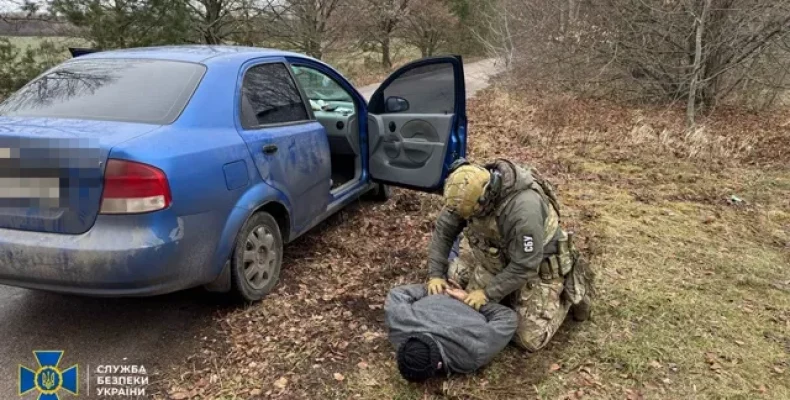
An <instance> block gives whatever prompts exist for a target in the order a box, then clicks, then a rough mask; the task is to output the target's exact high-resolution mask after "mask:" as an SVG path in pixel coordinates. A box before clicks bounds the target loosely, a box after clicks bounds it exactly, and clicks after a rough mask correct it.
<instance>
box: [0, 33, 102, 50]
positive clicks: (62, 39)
mask: <svg viewBox="0 0 790 400" xmlns="http://www.w3.org/2000/svg"><path fill="white" fill-rule="evenodd" d="M2 37H3V38H6V39H8V40H9V41H10V42H11V44H14V45H16V46H18V47H20V48H23V49H27V48H31V47H32V48H34V47H36V46H38V45H40V44H41V43H42V42H44V41H50V42H52V43H54V44H56V45H58V46H62V47H64V48H66V47H69V46H72V47H79V46H85V45H87V44H88V42H87V41H86V40H85V39H81V38H75V37H67V36H51V37H41V36H2Z"/></svg>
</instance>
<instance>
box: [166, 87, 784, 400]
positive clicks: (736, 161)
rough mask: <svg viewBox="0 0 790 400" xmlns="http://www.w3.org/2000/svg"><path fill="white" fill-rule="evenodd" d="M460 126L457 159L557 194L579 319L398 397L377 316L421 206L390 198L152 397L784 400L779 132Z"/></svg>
mask: <svg viewBox="0 0 790 400" xmlns="http://www.w3.org/2000/svg"><path fill="white" fill-rule="evenodd" d="M469 113H470V132H471V139H470V147H471V154H472V157H473V159H476V160H487V159H491V158H493V157H509V158H512V159H515V160H519V161H522V162H529V163H532V164H534V165H537V166H538V167H539V168H540V169H541V170H542V171H543V172H544V174H546V175H547V176H549V177H550V178H551V179H552V180H553V181H554V182H555V183H556V184H557V185H558V187H559V191H560V193H561V196H562V202H563V205H564V209H565V217H564V218H565V223H566V225H567V226H568V227H569V228H570V229H571V230H573V231H575V232H576V234H577V238H578V244H579V245H580V246H581V247H582V248H583V249H584V251H585V252H586V254H588V255H589V257H590V258H591V260H592V262H593V264H594V265H595V266H596V268H597V270H598V276H599V282H598V288H599V289H598V292H599V297H598V299H597V300H596V303H595V308H594V313H593V318H592V320H591V321H588V322H586V323H582V324H576V323H572V322H571V321H568V322H566V325H565V326H563V328H562V329H561V331H560V332H559V333H558V335H557V336H556V337H555V339H554V340H553V342H552V343H551V344H550V345H549V346H548V348H546V349H544V350H543V351H541V352H539V353H537V354H534V355H531V356H529V355H526V354H524V353H522V352H520V351H519V350H516V349H515V348H508V349H506V350H505V351H504V352H503V353H502V354H501V355H500V356H498V357H497V359H496V360H495V361H494V362H493V363H492V364H491V365H490V366H489V367H487V368H484V369H483V370H482V371H480V372H479V373H478V374H476V375H473V376H468V377H465V376H459V377H452V378H450V379H448V380H444V381H434V382H431V383H428V384H425V385H409V384H406V383H405V382H404V381H403V380H402V379H400V377H399V375H398V373H397V370H396V367H395V365H394V357H393V351H392V349H391V347H390V345H389V344H388V342H387V340H386V333H385V327H384V326H383V315H382V305H383V301H384V298H385V296H386V293H387V291H388V290H389V288H391V287H392V286H394V285H399V284H404V283H413V282H422V281H424V280H425V279H426V270H425V268H426V267H425V258H426V248H427V244H428V240H429V237H430V233H431V230H432V228H433V221H434V219H435V216H436V213H437V211H438V208H439V198H438V197H436V196H432V195H423V194H416V193H414V192H411V191H405V190H398V191H396V195H395V198H394V199H393V200H392V201H390V202H389V203H387V204H383V205H374V204H371V203H366V202H362V203H360V204H358V205H356V206H353V207H351V208H350V209H348V210H345V211H343V212H341V213H340V214H339V215H337V216H336V217H333V218H332V219H330V220H329V221H328V222H327V223H324V224H323V225H321V227H319V229H318V230H317V231H315V232H313V233H310V234H308V235H307V236H305V237H303V238H302V239H300V240H299V241H297V242H296V243H294V244H292V245H291V246H289V247H288V248H287V249H286V258H285V267H284V271H283V276H282V278H281V283H280V285H279V287H278V289H277V290H276V291H275V293H273V294H272V295H270V296H269V297H268V298H267V299H266V300H264V301H263V302H261V303H259V304H256V305H253V306H250V307H244V308H239V309H236V310H231V311H228V312H225V313H223V314H221V315H218V317H217V322H218V324H219V326H220V327H221V328H220V330H221V332H220V333H219V336H218V337H219V338H220V339H219V340H217V339H207V341H206V342H205V346H204V347H203V350H202V352H201V353H200V354H197V355H196V356H195V357H194V358H193V359H191V360H190V362H189V363H188V364H187V365H185V366H184V367H182V368H179V369H177V370H174V371H171V373H170V374H169V379H168V380H167V381H166V382H165V383H164V385H163V392H162V394H161V395H160V396H161V397H162V398H173V399H185V398H200V399H257V398H286V399H303V398H315V399H318V398H337V399H341V398H342V399H347V398H359V399H491V400H494V399H506V398H507V399H535V398H539V399H588V398H589V399H755V398H757V399H788V398H790V377H789V375H790V274H789V273H788V269H789V268H790V267H788V266H789V265H790V170H789V169H788V165H790V163H789V162H788V161H789V160H790V156H788V149H787V146H786V134H787V131H786V128H783V127H786V125H787V123H788V121H790V116H789V115H787V114H783V115H777V114H772V115H770V116H765V115H748V114H739V113H737V112H732V113H730V114H727V113H726V112H725V113H723V114H724V116H723V117H722V118H720V119H718V120H710V121H706V122H707V127H708V128H707V129H708V130H701V131H696V132H694V133H692V134H687V133H685V132H684V130H683V114H682V111H679V112H674V111H673V112H669V113H667V112H666V111H665V110H649V109H635V108H627V107H622V106H618V105H616V104H609V103H604V102H596V101H582V100H577V99H573V98H561V97H560V98H554V97H552V96H538V95H535V96H533V95H529V94H527V93H526V91H521V90H514V89H498V90H489V91H487V92H484V93H482V94H481V95H479V96H478V98H477V99H475V100H473V101H471V102H470V104H469ZM783 138H784V139H783ZM733 195H734V196H736V197H735V198H733ZM741 200H742V201H741Z"/></svg>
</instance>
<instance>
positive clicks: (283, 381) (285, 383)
mask: <svg viewBox="0 0 790 400" xmlns="http://www.w3.org/2000/svg"><path fill="white" fill-rule="evenodd" d="M286 386H288V378H286V377H284V376H283V377H282V378H280V379H278V380H276V381H274V387H276V388H277V389H280V390H282V389H285V387H286Z"/></svg>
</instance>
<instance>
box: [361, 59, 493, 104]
mask: <svg viewBox="0 0 790 400" xmlns="http://www.w3.org/2000/svg"><path fill="white" fill-rule="evenodd" d="M501 71H502V64H501V63H497V62H496V61H494V59H486V60H482V61H475V62H471V63H466V64H464V76H465V77H466V97H472V96H474V95H475V93H477V91H479V90H482V89H485V88H486V87H488V79H489V78H490V77H492V76H494V75H496V74H498V73H499V72H501ZM378 87H379V84H378V83H374V84H372V85H367V86H363V87H361V88H360V89H359V92H360V93H362V95H363V96H365V98H366V99H370V96H372V95H373V92H375V91H376V89H378Z"/></svg>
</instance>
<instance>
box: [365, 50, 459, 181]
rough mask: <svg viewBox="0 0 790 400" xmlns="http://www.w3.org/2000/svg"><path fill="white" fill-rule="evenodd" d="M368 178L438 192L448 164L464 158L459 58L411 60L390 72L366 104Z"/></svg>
mask: <svg viewBox="0 0 790 400" xmlns="http://www.w3.org/2000/svg"><path fill="white" fill-rule="evenodd" d="M368 151H369V155H370V157H369V171H370V175H371V177H372V178H373V180H374V181H377V182H381V183H385V184H388V185H393V186H401V187H407V188H411V189H416V190H423V191H437V190H441V188H442V185H443V184H444V179H445V177H446V176H447V170H448V167H449V166H450V164H452V162H453V161H455V160H456V159H457V158H459V157H465V156H466V89H465V87H464V70H463V62H462V60H461V57H460V56H451V57H435V58H427V59H423V60H418V61H415V62H413V63H411V64H408V65H406V66H404V67H402V68H400V69H398V70H397V71H395V72H394V73H393V74H392V75H390V77H389V78H387V80H385V81H384V83H382V84H381V86H380V87H379V88H378V90H377V91H376V92H375V93H374V94H373V96H372V97H371V98H370V104H369V107H368Z"/></svg>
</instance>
